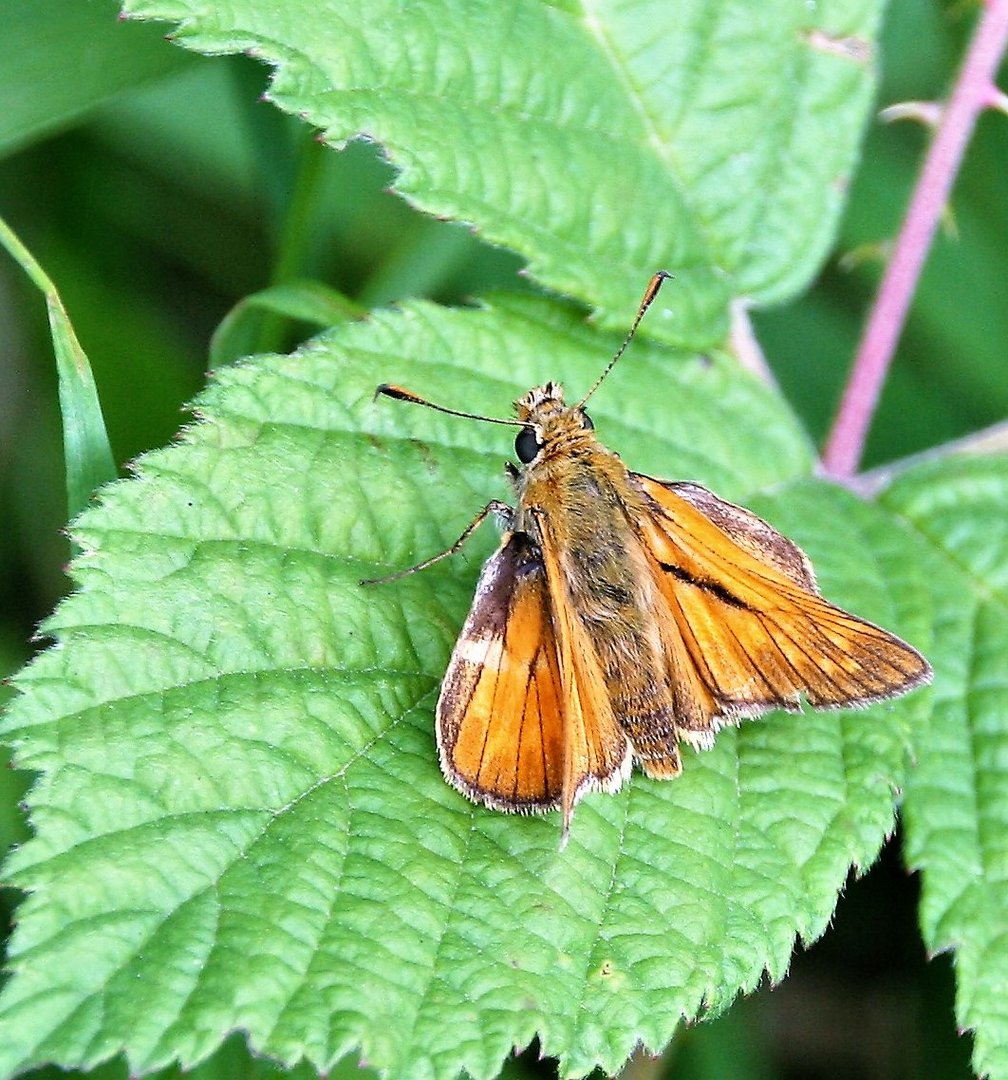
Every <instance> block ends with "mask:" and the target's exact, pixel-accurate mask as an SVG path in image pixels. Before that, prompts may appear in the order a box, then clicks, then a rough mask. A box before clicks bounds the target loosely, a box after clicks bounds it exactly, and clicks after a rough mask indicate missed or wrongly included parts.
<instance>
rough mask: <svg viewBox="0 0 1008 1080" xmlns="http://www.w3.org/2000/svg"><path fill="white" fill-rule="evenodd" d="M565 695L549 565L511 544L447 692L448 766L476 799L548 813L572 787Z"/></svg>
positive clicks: (482, 591) (462, 638) (441, 735)
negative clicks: (566, 770) (566, 775)
mask: <svg viewBox="0 0 1008 1080" xmlns="http://www.w3.org/2000/svg"><path fill="white" fill-rule="evenodd" d="M562 694H563V687H562V681H561V676H560V669H559V666H558V662H557V649H556V641H555V638H554V635H553V628H552V624H551V622H550V618H549V609H548V596H547V590H546V578H545V572H544V570H543V565H542V560H541V559H540V557H539V554H538V552H537V551H536V549H535V548H534V547H533V545H532V543H531V542H530V540H529V538H528V536H527V535H525V534H524V533H520V532H515V533H509V534H507V535H506V536H505V538H504V540H503V542H502V544H501V546H500V548H499V549H498V550H497V552H496V553H495V554H494V555H493V556H492V557H491V559H490V560H489V562H488V563H487V564H486V566H485V567H484V568H483V573H482V575H481V576H480V580H479V585H478V586H477V589H476V596H475V599H474V600H473V606H472V610H471V611H470V612H469V617H468V619H467V620H466V623H465V626H464V627H463V629H462V633H461V634H460V635H459V640H458V644H457V645H456V646H455V651H454V653H453V654H452V658H451V662H450V663H449V665H448V670H447V672H446V673H445V678H444V682H443V683H442V686H441V696H440V698H439V699H438V705H437V738H438V747H439V750H440V754H441V765H442V769H443V770H444V773H445V775H446V776H447V777H448V778H449V780H451V782H452V783H453V784H454V785H455V786H456V787H457V788H458V789H459V790H460V791H462V792H463V794H465V795H467V796H469V798H471V799H476V800H477V801H479V802H483V803H486V804H487V805H489V806H493V807H495V808H496V809H504V810H548V809H552V808H554V807H557V806H559V805H560V803H561V793H562V787H563V746H564V742H563V740H564V720H563V713H564V709H563V704H562V700H563V699H562Z"/></svg>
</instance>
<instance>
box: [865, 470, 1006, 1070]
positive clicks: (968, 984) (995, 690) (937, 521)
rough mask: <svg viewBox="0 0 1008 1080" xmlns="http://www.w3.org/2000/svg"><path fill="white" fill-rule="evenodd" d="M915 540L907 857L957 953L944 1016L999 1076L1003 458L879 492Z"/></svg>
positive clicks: (936, 928)
mask: <svg viewBox="0 0 1008 1080" xmlns="http://www.w3.org/2000/svg"><path fill="white" fill-rule="evenodd" d="M885 502H886V505H888V506H891V507H892V508H893V509H894V510H896V511H897V512H899V513H901V514H905V515H906V516H907V517H908V518H909V519H910V520H911V521H912V522H913V524H914V526H915V528H916V529H917V530H919V532H920V534H921V535H922V536H923V537H924V539H925V541H926V545H927V548H928V551H929V558H928V560H927V562H926V563H922V565H927V566H928V567H929V579H930V581H931V582H932V589H933V592H934V594H935V621H936V638H935V642H936V643H935V650H934V656H933V659H934V661H935V669H936V672H937V678H936V680H935V691H934V713H933V716H932V718H931V723H930V724H929V725H927V726H924V727H922V728H921V729H920V730H919V733H918V736H917V737H916V738H915V740H914V746H915V757H916V759H917V766H916V768H915V769H914V770H913V772H912V774H911V778H910V784H909V787H908V789H907V796H906V805H905V810H906V822H907V850H906V858H907V862H908V864H909V865H910V866H911V867H913V868H915V869H921V870H923V872H924V889H923V896H922V898H921V909H920V917H921V928H922V930H923V933H924V940H925V941H926V943H927V945H928V948H929V949H931V950H932V951H933V952H940V951H944V950H948V949H953V950H954V951H955V966H956V1017H957V1019H958V1021H959V1024H960V1026H961V1027H962V1028H964V1029H973V1031H974V1059H973V1060H974V1065H975V1067H976V1070H977V1074H978V1075H980V1076H990V1077H992V1078H1004V1077H1008V531H1006V529H1005V507H1006V506H1008V458H1005V457H998V456H995V457H990V458H971V457H963V458H955V459H951V460H946V461H941V462H937V463H932V464H929V465H926V466H923V467H921V468H918V469H915V470H914V471H913V472H912V473H909V474H908V475H906V476H905V477H903V478H902V479H901V480H900V481H899V482H898V483H897V484H896V485H895V486H894V487H893V488H892V489H891V490H890V491H889V492H888V493H887V495H886V498H885Z"/></svg>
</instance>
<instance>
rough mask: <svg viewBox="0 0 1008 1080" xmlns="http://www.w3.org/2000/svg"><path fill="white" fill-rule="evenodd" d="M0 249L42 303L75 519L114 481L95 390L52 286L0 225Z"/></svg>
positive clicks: (69, 500) (70, 506)
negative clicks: (99, 489) (26, 278)
mask: <svg viewBox="0 0 1008 1080" xmlns="http://www.w3.org/2000/svg"><path fill="white" fill-rule="evenodd" d="M0 245H2V246H3V247H4V248H5V249H6V250H7V251H8V253H9V254H10V255H11V257H12V258H14V259H16V260H17V262H18V263H19V264H20V266H21V268H22V269H23V270H24V272H25V273H26V274H27V275H28V276H29V277H30V278H31V280H32V282H33V283H34V284H35V286H36V287H37V288H38V290H39V291H40V292H41V293H42V295H43V296H44V297H45V301H46V310H47V312H48V315H49V329H50V332H51V334H52V343H53V353H54V355H55V357H56V376H57V380H58V386H59V402H60V413H61V416H62V420H63V454H64V465H65V468H66V485H67V507H68V509H69V513H70V516H71V517H73V516H74V515H75V514H77V513H78V512H79V511H80V510H81V509H83V507H84V506H86V505H87V503H88V500H89V499H90V498H91V495H92V493H93V492H94V491H95V489H96V488H97V487H98V486H99V485H100V484H104V483H105V482H106V481H108V480H111V479H112V478H113V477H114V476H115V475H116V468H115V462H114V461H113V460H112V450H111V448H110V447H109V441H108V434H107V433H106V431H105V418H104V416H103V415H102V410H101V402H100V401H99V400H98V388H97V387H96V386H95V382H94V376H93V375H92V373H91V364H90V362H89V361H88V358H87V354H86V353H85V352H84V350H83V348H81V344H80V342H79V341H78V340H77V335H76V334H75V333H74V328H73V324H72V323H71V322H70V316H69V315H68V314H67V311H66V308H64V307H63V301H62V300H61V299H60V295H59V293H58V292H57V290H56V286H55V285H54V284H53V283H52V281H50V280H49V278H48V277H47V276H46V274H45V271H43V269H42V268H41V267H40V266H39V264H38V263H37V262H36V261H35V260H34V258H32V256H31V253H30V252H29V251H28V249H27V248H26V247H25V246H24V245H23V244H22V243H21V241H20V240H18V238H17V237H16V236H15V235H14V233H13V232H12V231H11V229H10V227H9V226H8V225H7V223H6V222H5V221H3V220H0Z"/></svg>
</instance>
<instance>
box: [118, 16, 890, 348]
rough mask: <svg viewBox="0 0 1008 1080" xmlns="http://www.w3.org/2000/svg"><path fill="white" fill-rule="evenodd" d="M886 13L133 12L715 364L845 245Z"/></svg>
mask: <svg viewBox="0 0 1008 1080" xmlns="http://www.w3.org/2000/svg"><path fill="white" fill-rule="evenodd" d="M880 8H881V3H879V2H866V0H835V2H830V3H820V4H807V3H805V2H804V0H767V2H764V3H761V4H759V5H753V4H752V3H749V2H747V0H716V2H710V0H690V2H688V3H679V4H668V3H663V2H661V0H657V2H655V0H636V2H632V3H624V2H619V3H612V2H603V3H601V4H592V5H586V6H584V7H581V6H576V5H552V4H547V3H543V2H541V0H511V2H508V3H500V2H499V0H479V2H476V3H474V2H472V0H416V2H413V3H409V4H402V3H399V2H397V0H384V2H372V3H369V4H367V5H347V4H345V3H337V2H336V0H328V2H324V3H318V2H316V0H311V2H309V0H288V2H286V3H285V4H284V5H283V7H282V9H279V10H280V11H282V14H279V13H278V8H277V6H276V5H275V4H264V3H262V2H261V0H236V2H235V3H231V4H228V5H225V6H222V5H221V4H219V3H216V2H212V0H127V3H126V10H127V11H128V12H129V13H131V14H134V15H140V16H143V17H147V18H160V19H167V20H171V21H173V22H178V23H179V24H180V29H179V31H178V34H177V40H179V41H180V42H182V43H183V44H185V45H187V46H189V47H190V48H194V49H199V50H202V51H207V52H236V51H239V50H242V49H248V50H251V51H252V52H253V53H254V54H255V55H257V56H259V57H261V58H262V59H263V60H265V61H267V62H268V63H271V64H273V65H275V66H276V74H275V78H274V81H273V85H272V89H271V91H270V96H271V98H272V100H274V101H275V102H276V103H277V104H279V105H280V106H282V107H283V108H285V109H288V110H290V111H291V112H295V113H297V114H299V115H303V116H305V117H306V118H307V119H309V120H310V121H311V122H312V123H314V124H316V125H317V126H318V127H320V128H321V129H322V130H323V132H324V133H325V137H326V138H327V139H328V140H330V141H331V142H333V143H337V144H339V143H342V142H344V141H345V140H347V139H350V138H353V137H354V136H356V135H365V136H367V137H369V138H374V139H376V140H378V141H379V142H380V143H381V144H382V146H383V147H384V148H385V150H386V152H387V154H388V155H389V157H390V159H391V160H392V162H393V163H394V164H395V165H396V167H397V168H398V169H399V170H400V172H399V176H398V178H397V180H396V186H397V188H398V189H399V190H400V191H402V192H403V193H404V194H405V195H407V196H408V197H409V198H410V199H412V200H413V201H415V202H416V203H417V204H418V205H419V206H421V207H422V208H424V209H425V210H428V211H430V212H432V213H435V214H439V215H443V216H445V217H450V218H456V219H461V220H463V221H468V222H472V223H473V224H474V225H475V226H476V227H477V228H478V229H479V230H480V231H481V232H482V233H483V234H484V235H485V237H486V238H487V239H488V240H490V241H492V242H494V243H497V244H502V245H505V246H507V247H510V248H513V249H514V250H516V251H517V252H519V253H520V254H522V255H523V256H525V257H526V258H527V259H528V262H529V269H530V271H531V273H532V274H533V275H534V276H535V277H536V278H537V279H538V280H539V281H541V282H543V283H544V284H545V285H547V286H549V287H550V288H553V289H555V290H558V291H560V292H563V293H566V294H568V295H571V296H575V297H578V298H579V299H581V300H583V301H584V302H586V303H588V304H590V305H592V306H593V307H595V308H596V309H597V310H598V311H599V313H600V315H601V316H602V317H603V318H604V319H605V320H607V321H609V322H612V321H613V320H615V322H616V323H618V324H619V325H620V326H622V325H624V324H625V320H626V312H627V310H629V309H631V308H632V306H633V304H634V302H635V301H636V298H637V292H638V289H639V282H641V281H643V280H646V278H647V276H648V275H649V274H650V273H652V272H653V271H654V270H656V269H658V268H659V267H661V266H664V267H666V268H667V269H669V270H670V271H672V272H673V273H674V274H675V275H676V278H677V282H678V286H677V288H676V289H675V290H667V292H666V295H665V297H664V298H663V300H662V301H661V303H663V304H667V305H668V312H669V317H668V318H667V319H665V320H662V319H661V318H659V317H658V313H657V311H656V313H655V317H653V320H652V322H653V324H654V329H653V332H654V333H656V334H661V335H662V336H664V337H666V339H667V340H671V341H675V342H678V343H682V344H687V345H692V346H695V347H706V346H708V345H710V344H711V343H713V342H716V341H717V340H718V338H719V337H720V336H721V334H722V333H723V331H724V326H725V323H724V315H725V305H726V302H727V300H728V298H729V297H731V296H739V295H745V296H750V297H753V298H754V299H756V300H757V301H766V300H770V299H781V298H783V297H784V296H787V295H790V294H793V293H794V292H795V291H796V290H797V289H799V288H800V287H802V286H803V285H804V284H806V283H807V282H808V280H809V278H810V276H811V275H812V273H813V272H814V270H815V269H816V267H817V266H818V264H819V262H820V261H821V260H822V258H823V256H824V255H825V252H826V249H827V246H828V244H829V242H830V240H831V239H832V236H833V231H834V228H835V224H836V217H837V214H838V212H839V209H840V206H841V203H842V198H843V192H844V190H845V187H846V181H847V178H848V177H849V175H850V171H851V168H852V165H853V161H854V157H855V153H856V147H857V144H858V140H859V136H860V133H861V129H862V126H863V123H864V118H865V115H866V111H867V108H868V105H869V103H870V100H871V90H872V78H871V64H870V60H869V57H870V54H871V44H870V43H871V41H872V39H873V35H874V33H875V31H876V29H877V23H878V18H879V10H880Z"/></svg>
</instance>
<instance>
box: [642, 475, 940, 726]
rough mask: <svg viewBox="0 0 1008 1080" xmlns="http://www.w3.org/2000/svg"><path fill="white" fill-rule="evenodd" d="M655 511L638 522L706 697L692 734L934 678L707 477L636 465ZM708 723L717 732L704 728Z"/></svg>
mask: <svg viewBox="0 0 1008 1080" xmlns="http://www.w3.org/2000/svg"><path fill="white" fill-rule="evenodd" d="M631 476H632V481H633V482H634V483H635V484H636V486H637V487H638V488H639V489H640V490H641V491H642V492H643V494H644V496H645V498H646V500H647V502H648V505H649V508H650V510H651V511H652V512H651V513H650V514H647V515H644V516H643V517H642V519H641V520H639V521H637V522H635V523H634V524H635V526H636V528H637V529H638V532H639V534H640V536H641V539H642V540H643V543H644V546H645V548H646V549H647V551H648V554H649V557H650V558H651V560H652V562H653V564H654V570H655V575H656V578H657V580H658V582H659V587H660V590H661V594H662V596H663V598H664V600H665V602H666V603H667V605H668V608H669V611H670V613H671V617H672V620H673V622H674V625H675V632H674V633H673V634H672V635H670V637H671V640H670V642H669V651H670V660H671V663H672V665H673V667H674V668H679V669H683V670H684V673H685V674H686V676H687V678H689V679H693V680H694V681H695V682H696V683H697V684H698V686H699V688H701V689H700V693H699V697H700V699H701V700H702V701H703V702H704V706H703V707H702V708H701V709H699V710H696V714H695V715H692V716H690V715H685V716H683V717H682V722H683V726H684V730H683V731H682V732H681V734H682V735H683V737H684V738H687V739H690V736H691V729H692V731H693V732H694V737H693V739H692V740H691V741H695V742H698V743H700V744H703V745H707V744H709V741H710V734H709V733H710V732H712V731H713V730H716V729H717V727H719V726H720V723H719V721H723V720H736V719H738V718H739V717H743V716H753V715H756V714H758V713H761V712H764V711H765V710H767V709H771V708H785V709H792V710H794V709H797V708H799V704H798V699H799V695H803V696H804V697H805V698H807V700H808V701H809V703H810V704H812V705H814V706H817V707H820V708H822V707H826V708H829V707H834V708H837V707H841V706H855V705H868V704H870V703H871V702H874V701H879V700H881V699H883V698H887V697H892V696H894V695H896V694H901V693H904V692H905V691H907V690H910V689H913V687H915V686H919V685H921V684H922V683H925V682H927V681H928V680H929V679H930V677H931V669H930V667H929V665H928V663H927V661H926V660H925V659H924V658H923V657H922V656H921V655H920V654H919V653H918V652H917V651H916V650H915V649H913V648H911V647H910V646H909V645H907V644H906V642H904V641H901V640H900V639H899V638H898V637H896V636H895V635H893V634H890V633H888V632H887V631H885V630H883V629H881V628H880V627H878V626H875V625H874V624H872V623H869V622H866V621H865V620H864V619H859V618H858V617H857V616H855V615H851V614H850V613H849V612H847V611H844V610H843V609H842V608H839V607H836V606H835V605H833V604H830V603H829V602H828V601H826V600H824V599H823V598H822V597H821V596H820V595H819V591H818V588H817V587H816V583H815V576H814V574H813V572H812V567H811V564H810V563H809V561H808V559H807V558H806V557H805V555H804V553H803V552H802V551H801V549H800V548H798V547H797V546H796V545H795V544H793V543H792V542H791V541H790V540H788V539H786V538H785V537H783V536H781V534H780V533H778V532H777V531H776V530H775V529H773V528H772V527H771V526H770V525H768V524H767V523H766V522H765V521H763V520H762V519H761V518H758V517H757V516H756V515H755V514H752V513H751V512H750V511H748V510H745V509H743V508H742V507H738V506H734V505H733V504H732V503H728V502H725V501H724V500H722V499H718V498H717V497H716V496H715V495H713V494H711V492H709V491H707V489H706V488H702V487H700V486H699V485H697V484H686V483H680V484H676V483H662V482H661V481H658V480H654V479H652V478H651V477H647V476H642V475H640V474H637V473H633V474H631ZM705 730H706V732H707V734H705Z"/></svg>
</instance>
